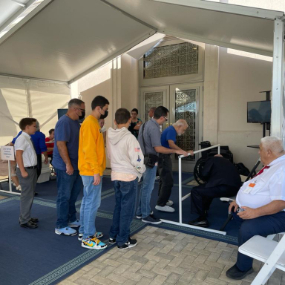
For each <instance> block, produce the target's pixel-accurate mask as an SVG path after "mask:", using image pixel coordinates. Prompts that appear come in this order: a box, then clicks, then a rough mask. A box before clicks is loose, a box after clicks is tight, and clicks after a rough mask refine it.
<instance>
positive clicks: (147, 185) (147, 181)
mask: <svg viewBox="0 0 285 285" xmlns="http://www.w3.org/2000/svg"><path fill="white" fill-rule="evenodd" d="M156 168H157V166H154V167H153V168H149V167H146V171H145V172H144V174H143V182H142V186H141V189H140V191H139V193H138V208H137V212H136V214H137V216H142V218H143V219H144V218H146V217H148V216H149V215H150V212H151V208H150V199H151V193H152V190H153V188H154V182H155V177H156Z"/></svg>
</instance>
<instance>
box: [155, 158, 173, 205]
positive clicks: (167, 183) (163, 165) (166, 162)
mask: <svg viewBox="0 0 285 285" xmlns="http://www.w3.org/2000/svg"><path fill="white" fill-rule="evenodd" d="M158 171H159V176H160V181H159V190H158V200H157V203H156V204H157V205H158V206H162V207H163V206H165V205H166V203H167V201H168V200H169V197H170V195H171V190H172V187H173V173H172V162H171V157H170V154H160V155H159V164H158Z"/></svg>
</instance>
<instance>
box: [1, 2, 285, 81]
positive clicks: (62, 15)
mask: <svg viewBox="0 0 285 285" xmlns="http://www.w3.org/2000/svg"><path fill="white" fill-rule="evenodd" d="M46 2H49V4H48V5H47V3H46ZM173 2H174V3H177V4H185V3H187V5H188V6H183V5H173V4H168V3H161V2H157V1H150V0H108V1H105V0H104V1H100V0H82V1H78V0H60V1H51V2H50V0H46V1H43V2H42V3H41V4H40V5H39V7H38V9H39V11H38V13H37V14H36V15H34V16H33V17H32V18H31V19H29V21H27V23H25V24H24V25H23V26H21V25H22V23H21V22H20V23H18V24H17V25H16V27H15V28H17V26H18V30H16V31H14V33H12V32H11V33H10V34H8V35H5V38H6V39H4V40H3V39H0V74H2V75H4V74H9V75H16V76H20V77H29V78H42V79H50V80H58V81H65V82H72V81H74V80H76V79H78V78H79V77H80V76H82V75H83V74H86V73H87V72H88V71H91V70H92V69H94V68H96V67H98V66H100V65H102V64H103V63H105V62H107V61H109V60H110V59H112V58H114V57H115V56H118V55H120V54H121V53H123V52H125V51H127V50H129V49H130V48H132V47H133V46H134V45H136V44H138V43H139V42H141V41H143V40H145V39H146V38H148V37H149V36H150V35H152V34H154V33H155V32H157V31H158V32H161V33H164V34H167V35H173V36H176V37H182V38H186V39H191V40H194V41H200V42H204V43H209V44H215V45H219V46H224V47H230V48H235V49H240V50H244V51H248V52H254V53H259V54H263V55H272V51H273V31H274V19H275V18H279V17H282V16H283V12H277V11H268V10H263V9H258V8H249V7H241V6H235V5H229V4H224V3H212V2H207V1H200V0H192V1H191V0H187V1H185V0H176V1H173ZM41 8H42V10H40V9H41ZM218 10H220V11H218ZM221 11H223V12H221ZM1 41H2V43H1Z"/></svg>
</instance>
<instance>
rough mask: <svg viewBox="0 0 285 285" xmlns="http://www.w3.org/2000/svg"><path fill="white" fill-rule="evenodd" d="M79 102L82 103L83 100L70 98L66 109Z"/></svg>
mask: <svg viewBox="0 0 285 285" xmlns="http://www.w3.org/2000/svg"><path fill="white" fill-rule="evenodd" d="M81 104H84V102H83V101H82V100H80V99H76V98H75V99H71V100H70V101H69V102H68V109H70V108H71V107H73V106H74V105H76V106H79V107H80V106H81Z"/></svg>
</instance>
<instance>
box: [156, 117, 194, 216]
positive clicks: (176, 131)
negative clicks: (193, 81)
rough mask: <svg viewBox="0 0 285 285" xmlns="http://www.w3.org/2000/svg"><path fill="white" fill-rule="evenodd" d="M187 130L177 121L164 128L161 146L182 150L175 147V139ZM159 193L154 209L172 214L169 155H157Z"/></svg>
mask: <svg viewBox="0 0 285 285" xmlns="http://www.w3.org/2000/svg"><path fill="white" fill-rule="evenodd" d="M187 128H188V124H187V122H186V121H185V120H182V119H181V120H178V121H177V122H176V123H174V124H173V125H172V126H169V127H168V128H166V129H165V130H164V131H163V132H162V134H161V145H162V146H164V147H166V148H170V149H175V150H182V149H181V148H180V147H179V146H177V145H176V137H177V136H181V135H183V134H184V133H185V131H186V130H187ZM187 153H191V155H193V151H192V150H189V151H187ZM158 170H159V176H160V181H159V191H158V200H157V203H156V206H155V209H156V210H158V211H162V212H174V211H175V210H174V208H173V207H171V206H172V205H173V202H172V201H170V200H169V198H170V195H171V190H172V187H173V174H172V162H171V157H170V154H162V153H161V154H160V155H159V165H158Z"/></svg>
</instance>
